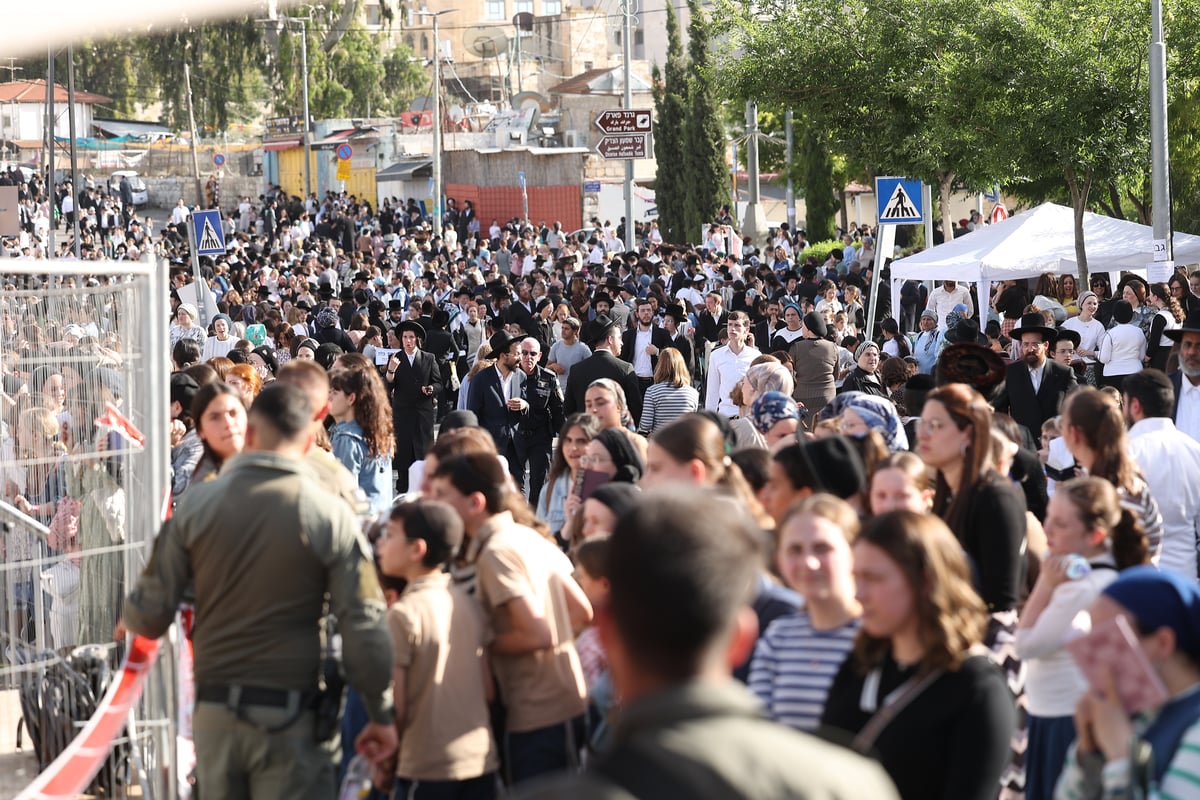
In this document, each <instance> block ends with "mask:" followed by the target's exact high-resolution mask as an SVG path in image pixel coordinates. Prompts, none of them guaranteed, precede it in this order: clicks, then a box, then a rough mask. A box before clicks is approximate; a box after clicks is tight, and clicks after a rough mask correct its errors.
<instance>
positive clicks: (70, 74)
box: [67, 44, 83, 285]
mask: <svg viewBox="0 0 1200 800" xmlns="http://www.w3.org/2000/svg"><path fill="white" fill-rule="evenodd" d="M67 127H68V130H69V131H70V136H71V151H70V152H71V208H72V209H74V210H73V211H72V212H71V234H72V235H73V236H74V237H75V246H74V248H73V249H74V250H75V258H76V259H79V258H82V257H83V256H82V253H81V251H80V242H79V211H80V209H79V147H78V141H77V140H76V138H75V137H76V132H75V48H73V47H72V46H71V45H69V44H68V45H67ZM81 285H82V284H81Z"/></svg>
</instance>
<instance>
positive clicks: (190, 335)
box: [168, 303, 207, 350]
mask: <svg viewBox="0 0 1200 800" xmlns="http://www.w3.org/2000/svg"><path fill="white" fill-rule="evenodd" d="M196 317H197V312H196V307H195V306H194V305H192V304H191V303H180V304H179V308H177V309H175V320H174V322H173V323H172V325H171V327H170V330H169V332H168V337H169V339H168V341H169V349H171V350H174V349H175V345H176V344H177V343H178V342H179V340H181V339H194V340H196V342H197V343H199V345H200V346H201V347H204V340H205V338H206V336H207V331H205V330H204V328H201V327H200V326H199V325H197V324H196Z"/></svg>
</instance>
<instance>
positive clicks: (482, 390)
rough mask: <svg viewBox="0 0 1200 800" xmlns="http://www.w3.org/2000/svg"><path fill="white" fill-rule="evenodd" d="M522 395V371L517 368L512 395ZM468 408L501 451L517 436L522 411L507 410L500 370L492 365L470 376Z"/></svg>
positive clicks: (523, 393) (523, 383)
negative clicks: (472, 376)
mask: <svg viewBox="0 0 1200 800" xmlns="http://www.w3.org/2000/svg"><path fill="white" fill-rule="evenodd" d="M524 396H525V373H524V372H522V371H521V370H516V386H515V387H514V389H513V397H524ZM467 408H469V409H470V410H472V411H474V412H475V416H477V417H478V418H479V427H481V428H483V429H484V430H486V431H487V432H488V433H490V434H491V435H492V439H493V441H495V442H496V449H497V450H498V451H500V455H504V454H505V451H506V450H507V448H508V445H509V443H510V442H511V441H512V440H513V437H515V436H516V433H517V426H518V425H519V424H520V422H521V412H519V411H510V410H509V408H508V404H507V402H506V401H505V399H504V387H503V386H501V385H500V374H499V373H498V372H497V371H496V368H495V366H491V367H488V368H487V369H485V370H482V371H481V372H478V373H476V375H475V377H474V378H472V379H471V393H470V395H469V396H468V397H467Z"/></svg>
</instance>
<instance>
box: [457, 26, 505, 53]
mask: <svg viewBox="0 0 1200 800" xmlns="http://www.w3.org/2000/svg"><path fill="white" fill-rule="evenodd" d="M463 46H464V47H466V48H467V50H469V51H471V52H472V53H474V54H475V55H477V56H479V57H480V58H495V57H496V56H497V55H499V54H500V53H504V52H507V51H508V34H507V33H505V32H504V31H503V30H501V29H500V28H495V27H488V26H485V25H477V26H475V27H473V28H467V29H466V30H465V31H463Z"/></svg>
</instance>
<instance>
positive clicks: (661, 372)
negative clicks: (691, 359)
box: [638, 347, 700, 436]
mask: <svg viewBox="0 0 1200 800" xmlns="http://www.w3.org/2000/svg"><path fill="white" fill-rule="evenodd" d="M699 407H700V393H699V392H697V391H696V389H695V388H693V387H692V375H691V373H690V372H688V368H687V364H685V363H684V361H683V354H682V353H680V352H679V351H678V350H676V349H675V348H674V347H667V348H664V349H663V350H662V351H660V352H659V354H658V365H657V366H655V368H654V383H653V384H652V385H651V386H650V388H649V389H647V390H646V396H645V397H644V398H642V416H641V419H640V420H639V421H638V433H640V434H642V435H643V436H649V435H650V434H652V433H654V431H655V430H656V429H658V428H661V427H662V426H664V425H666V424H668V423H670V422H672V421H674V420H676V419H678V418H679V417H680V416H682V415H683V414H687V413H689V412H692V411H695V410H696V409H697V408H699Z"/></svg>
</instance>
